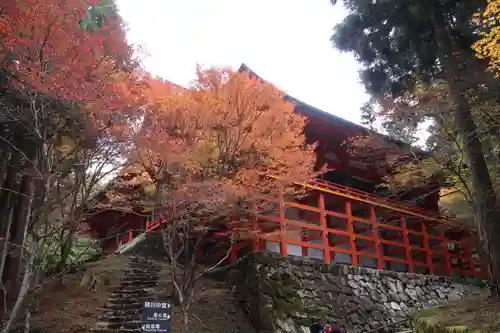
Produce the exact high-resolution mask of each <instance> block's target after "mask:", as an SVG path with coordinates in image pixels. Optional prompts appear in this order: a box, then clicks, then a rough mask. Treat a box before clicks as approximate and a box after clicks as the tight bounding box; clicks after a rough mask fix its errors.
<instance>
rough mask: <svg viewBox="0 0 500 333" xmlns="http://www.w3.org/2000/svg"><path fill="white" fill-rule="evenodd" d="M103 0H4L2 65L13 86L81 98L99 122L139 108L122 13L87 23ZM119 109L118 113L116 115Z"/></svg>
mask: <svg viewBox="0 0 500 333" xmlns="http://www.w3.org/2000/svg"><path fill="white" fill-rule="evenodd" d="M99 3H100V1H85V0H72V1H67V0H23V1H17V0H5V1H2V4H1V5H0V54H1V55H2V57H1V60H0V61H1V66H2V67H3V68H5V69H6V70H7V71H8V73H9V77H10V81H9V86H10V87H11V88H13V89H15V90H17V91H18V92H21V93H25V94H33V93H38V94H42V95H43V96H47V97H50V98H53V99H55V100H59V101H69V102H78V103H80V104H81V105H84V106H85V107H86V110H87V112H88V114H89V115H90V116H91V118H93V119H94V121H96V122H99V125H103V124H106V123H107V122H108V121H109V119H111V118H113V117H115V116H117V114H116V113H118V112H119V113H120V115H119V118H122V119H123V113H124V110H129V111H132V110H135V109H137V105H138V103H140V100H141V97H142V96H141V94H142V92H141V87H140V86H141V84H140V80H138V76H137V75H136V73H135V67H136V64H135V63H134V61H133V57H132V53H133V52H132V48H131V47H130V46H129V44H128V43H127V40H126V38H125V31H124V29H123V26H122V22H121V20H120V18H119V16H118V15H117V14H116V13H111V12H110V13H106V14H105V20H104V22H103V23H102V26H101V27H99V28H96V29H89V28H85V27H83V26H82V24H81V23H82V22H83V21H84V20H89V19H90V18H89V15H90V14H89V8H91V7H90V6H91V5H98V4H99ZM114 113H115V114H114Z"/></svg>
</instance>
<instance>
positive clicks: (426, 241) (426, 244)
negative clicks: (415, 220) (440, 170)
mask: <svg viewBox="0 0 500 333" xmlns="http://www.w3.org/2000/svg"><path fill="white" fill-rule="evenodd" d="M420 223H421V224H422V234H423V243H424V249H425V258H426V260H425V262H426V265H427V268H428V269H429V273H430V274H434V265H433V263H432V252H431V248H430V246H429V236H428V235H427V226H426V225H425V221H421V222H420Z"/></svg>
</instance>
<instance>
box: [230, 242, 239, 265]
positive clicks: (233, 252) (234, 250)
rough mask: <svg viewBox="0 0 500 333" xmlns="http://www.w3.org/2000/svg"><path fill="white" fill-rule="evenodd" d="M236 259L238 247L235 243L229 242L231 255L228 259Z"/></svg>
mask: <svg viewBox="0 0 500 333" xmlns="http://www.w3.org/2000/svg"><path fill="white" fill-rule="evenodd" d="M236 260H238V249H237V247H236V244H231V256H230V257H229V261H230V262H231V263H234V262H236Z"/></svg>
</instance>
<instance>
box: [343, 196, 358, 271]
mask: <svg viewBox="0 0 500 333" xmlns="http://www.w3.org/2000/svg"><path fill="white" fill-rule="evenodd" d="M345 215H347V232H348V233H349V249H350V250H351V257H352V262H351V264H352V265H353V266H359V262H358V254H357V252H356V236H355V233H354V224H353V221H352V209H351V202H350V201H349V200H346V201H345Z"/></svg>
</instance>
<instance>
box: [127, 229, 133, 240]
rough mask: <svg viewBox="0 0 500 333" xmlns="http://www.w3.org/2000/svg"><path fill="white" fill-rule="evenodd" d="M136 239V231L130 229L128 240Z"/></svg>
mask: <svg viewBox="0 0 500 333" xmlns="http://www.w3.org/2000/svg"><path fill="white" fill-rule="evenodd" d="M132 239H134V232H133V231H132V230H129V231H128V241H129V242H131V241H132Z"/></svg>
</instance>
